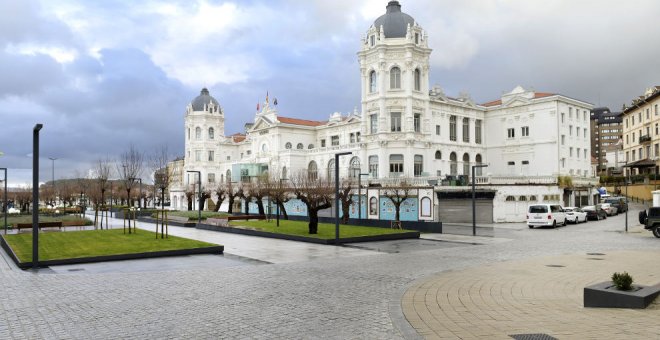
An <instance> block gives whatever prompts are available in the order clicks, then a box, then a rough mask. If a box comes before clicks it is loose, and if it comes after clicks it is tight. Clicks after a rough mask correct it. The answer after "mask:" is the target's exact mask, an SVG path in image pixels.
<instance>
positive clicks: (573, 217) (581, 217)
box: [564, 207, 587, 224]
mask: <svg viewBox="0 0 660 340" xmlns="http://www.w3.org/2000/svg"><path fill="white" fill-rule="evenodd" d="M564 212H565V213H566V221H567V222H571V223H576V224H577V223H581V222H587V213H586V212H585V211H582V209H581V208H576V207H564Z"/></svg>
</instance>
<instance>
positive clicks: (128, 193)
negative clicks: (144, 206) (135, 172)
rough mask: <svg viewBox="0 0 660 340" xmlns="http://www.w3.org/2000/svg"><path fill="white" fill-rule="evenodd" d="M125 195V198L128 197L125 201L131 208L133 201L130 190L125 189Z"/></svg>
mask: <svg viewBox="0 0 660 340" xmlns="http://www.w3.org/2000/svg"><path fill="white" fill-rule="evenodd" d="M126 193H127V195H126V197H128V198H127V199H126V201H128V207H129V208H133V200H131V189H126Z"/></svg>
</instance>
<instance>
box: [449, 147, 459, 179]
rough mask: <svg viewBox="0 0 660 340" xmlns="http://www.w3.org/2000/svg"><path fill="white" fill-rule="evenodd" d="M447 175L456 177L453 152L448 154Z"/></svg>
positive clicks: (455, 163)
mask: <svg viewBox="0 0 660 340" xmlns="http://www.w3.org/2000/svg"><path fill="white" fill-rule="evenodd" d="M449 173H450V174H451V175H452V176H456V175H458V161H457V159H456V153H455V152H452V153H450V154H449Z"/></svg>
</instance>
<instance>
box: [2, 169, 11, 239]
mask: <svg viewBox="0 0 660 340" xmlns="http://www.w3.org/2000/svg"><path fill="white" fill-rule="evenodd" d="M0 170H3V171H4V172H5V180H4V183H5V191H3V192H4V201H3V202H4V203H3V204H4V211H5V235H7V213H8V211H7V210H9V207H8V206H7V168H0Z"/></svg>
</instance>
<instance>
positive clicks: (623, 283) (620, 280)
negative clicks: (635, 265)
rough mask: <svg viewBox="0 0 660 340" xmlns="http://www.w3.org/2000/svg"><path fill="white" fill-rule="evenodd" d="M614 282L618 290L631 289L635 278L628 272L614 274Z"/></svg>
mask: <svg viewBox="0 0 660 340" xmlns="http://www.w3.org/2000/svg"><path fill="white" fill-rule="evenodd" d="M612 282H613V283H614V286H615V287H616V289H618V290H631V289H632V283H633V278H632V276H630V274H628V273H627V272H623V273H614V274H612Z"/></svg>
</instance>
